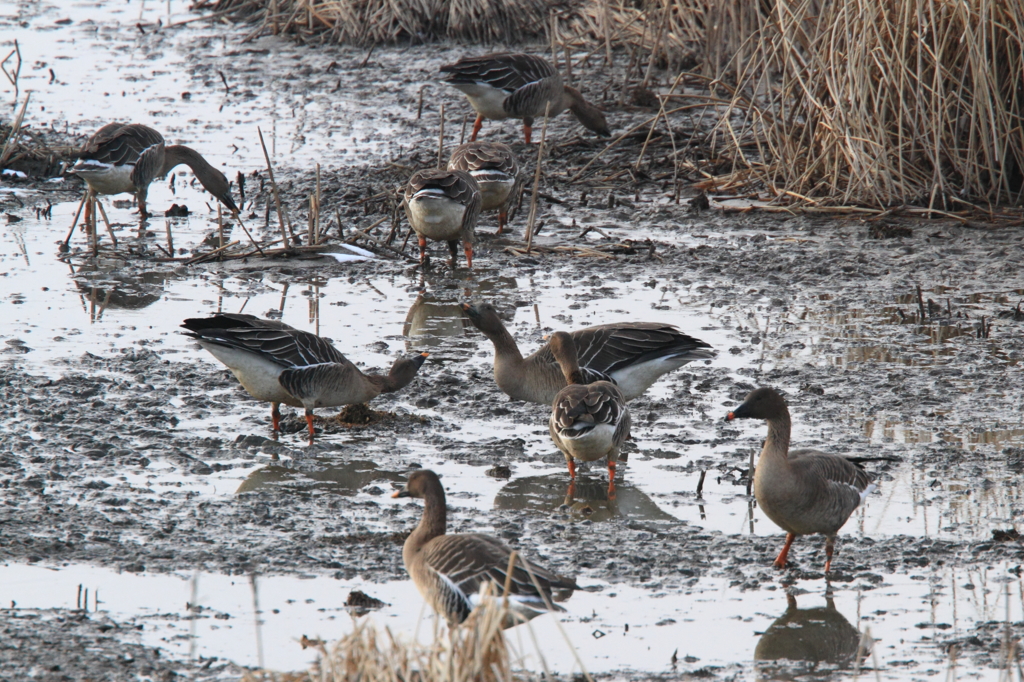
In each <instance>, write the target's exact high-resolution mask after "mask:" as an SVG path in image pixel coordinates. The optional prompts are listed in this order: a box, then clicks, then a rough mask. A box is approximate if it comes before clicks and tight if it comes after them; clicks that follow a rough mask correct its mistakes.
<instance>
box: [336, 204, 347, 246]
mask: <svg viewBox="0 0 1024 682" xmlns="http://www.w3.org/2000/svg"><path fill="white" fill-rule="evenodd" d="M334 218H335V220H337V221H338V239H344V238H345V226H344V225H342V224H341V210H339V209H338V208H335V209H334Z"/></svg>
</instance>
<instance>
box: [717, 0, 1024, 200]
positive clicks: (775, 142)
mask: <svg viewBox="0 0 1024 682" xmlns="http://www.w3.org/2000/svg"><path fill="white" fill-rule="evenodd" d="M748 44H749V48H748V49H746V50H745V51H744V52H745V54H744V61H745V64H743V65H737V62H734V63H733V68H732V69H731V70H732V71H734V72H735V73H737V74H738V83H739V87H738V89H736V90H734V91H733V94H734V97H733V105H734V109H733V111H732V113H733V114H735V113H736V112H737V111H740V112H742V114H743V115H744V116H743V119H742V122H739V123H738V121H739V120H740V119H739V118H738V117H737V116H735V115H734V116H731V117H730V116H725V117H723V119H722V123H723V125H722V128H721V129H722V131H723V133H724V137H723V139H724V140H726V148H725V149H726V151H727V152H728V153H731V154H732V155H733V157H734V158H735V159H736V161H737V163H739V164H741V165H748V166H749V167H751V168H752V169H753V170H755V171H756V174H757V175H758V177H760V179H761V180H763V181H764V183H765V185H766V186H767V187H768V188H769V189H770V190H771V191H772V192H773V193H774V194H775V195H776V196H785V197H788V198H790V199H795V200H798V201H801V202H806V203H809V204H815V203H825V204H858V203H859V204H867V205H872V206H893V205H902V204H916V205H923V206H927V207H929V208H936V209H944V210H959V209H963V208H965V206H964V202H981V203H983V204H1006V203H1012V204H1019V203H1020V201H1021V186H1022V179H1024V175H1022V171H1024V88H1022V85H1021V84H1022V83H1024V3H1021V2H1020V0H903V1H902V2H878V1H877V0H844V1H842V2H840V1H838V0H836V1H834V2H827V3H821V2H816V1H815V0H803V1H801V0H777V1H776V2H775V4H774V5H773V7H772V11H771V14H770V15H767V16H763V17H762V18H761V24H760V26H759V28H758V30H756V31H754V32H753V33H751V34H750V35H749V36H748ZM754 151H756V152H757V153H756V154H751V152H754ZM747 158H752V159H753V161H752V162H749V163H748V162H747V161H746V159H747Z"/></svg>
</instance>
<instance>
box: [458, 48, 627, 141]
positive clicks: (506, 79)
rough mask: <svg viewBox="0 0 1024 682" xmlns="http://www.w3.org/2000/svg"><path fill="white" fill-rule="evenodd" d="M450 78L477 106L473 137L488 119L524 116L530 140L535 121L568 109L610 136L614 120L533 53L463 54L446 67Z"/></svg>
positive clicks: (596, 129) (522, 117)
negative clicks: (610, 123) (474, 55)
mask: <svg viewBox="0 0 1024 682" xmlns="http://www.w3.org/2000/svg"><path fill="white" fill-rule="evenodd" d="M441 73H443V74H445V78H444V81H445V83H448V85H451V86H452V87H454V88H456V89H457V90H460V91H461V92H462V93H463V94H465V95H466V98H467V99H468V100H469V103H470V104H471V105H473V109H475V110H476V122H474V123H473V133H472V135H471V136H470V138H469V139H470V141H475V140H476V136H477V133H479V132H480V127H481V126H482V125H483V122H484V119H485V118H489V119H495V120H503V119H506V118H519V119H522V120H523V136H524V137H525V138H526V143H527V144H530V140H531V136H532V131H533V122H534V120H535V119H538V118H539V119H543V118H544V113H545V111H547V114H548V116H549V117H552V118H553V117H555V116H557V115H558V114H560V113H562V112H563V111H565V110H566V109H568V110H570V111H571V112H572V113H573V114H575V115H576V118H577V119H578V120H579V122H580V123H582V124H583V126H584V127H585V128H587V129H588V130H592V131H594V132H595V133H597V134H598V135H601V136H602V137H608V136H609V135H611V133H610V132H609V130H608V121H607V120H606V119H605V117H604V114H603V113H601V110H600V109H598V108H597V107H595V106H594V105H593V104H591V103H590V102H588V101H587V100H585V99H584V98H583V95H582V94H580V91H579V90H577V89H576V88H573V87H571V86H568V85H565V84H564V83H563V82H562V76H561V75H560V74H559V73H558V70H557V69H556V68H555V67H553V66H552V65H551V64H550V63H548V62H547V60H545V59H543V58H541V57H536V56H534V55H530V54H512V53H503V54H487V55H483V56H482V57H463V58H462V59H460V60H459V61H457V62H455V63H454V64H447V65H445V66H442V67H441Z"/></svg>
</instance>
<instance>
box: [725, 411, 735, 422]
mask: <svg viewBox="0 0 1024 682" xmlns="http://www.w3.org/2000/svg"><path fill="white" fill-rule="evenodd" d="M735 418H736V413H735V412H730V413H729V414H727V415H725V421H727V422H731V421H732V420H733V419H735Z"/></svg>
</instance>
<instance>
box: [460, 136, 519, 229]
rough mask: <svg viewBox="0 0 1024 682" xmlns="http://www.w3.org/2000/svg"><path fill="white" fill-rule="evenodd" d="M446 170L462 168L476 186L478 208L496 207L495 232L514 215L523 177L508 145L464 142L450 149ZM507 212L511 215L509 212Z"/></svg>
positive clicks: (503, 226) (490, 208)
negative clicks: (477, 187) (496, 220)
mask: <svg viewBox="0 0 1024 682" xmlns="http://www.w3.org/2000/svg"><path fill="white" fill-rule="evenodd" d="M448 170H461V171H466V172H467V173H469V174H470V175H472V176H473V179H474V180H476V183H477V185H479V186H480V199H481V206H480V210H481V211H493V210H494V209H498V231H497V232H496V234H501V233H502V231H503V230H504V229H505V222H506V219H508V220H512V219H513V218H515V211H516V208H517V206H518V204H519V197H520V196H521V195H522V193H523V179H522V178H521V177H520V176H519V164H518V163H517V162H516V156H515V154H513V153H512V148H511V147H509V146H508V145H505V144H501V143H500V142H467V143H466V144H464V145H460V146H459V147H456V148H455V151H454V152H452V157H451V158H450V159H448ZM510 213H511V215H509V214H510Z"/></svg>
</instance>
